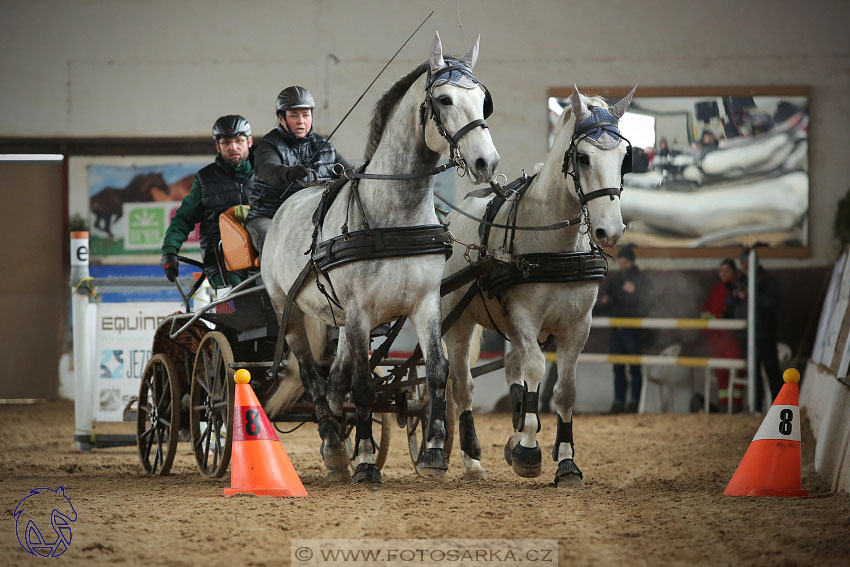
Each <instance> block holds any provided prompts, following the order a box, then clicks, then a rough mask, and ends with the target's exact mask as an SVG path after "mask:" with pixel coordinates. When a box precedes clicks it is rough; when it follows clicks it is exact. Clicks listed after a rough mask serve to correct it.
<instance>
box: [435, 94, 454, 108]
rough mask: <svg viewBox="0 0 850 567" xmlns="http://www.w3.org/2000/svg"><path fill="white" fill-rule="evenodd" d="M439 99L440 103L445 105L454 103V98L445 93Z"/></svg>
mask: <svg viewBox="0 0 850 567" xmlns="http://www.w3.org/2000/svg"><path fill="white" fill-rule="evenodd" d="M437 100H439V101H440V104H442V105H443V106H451V105H452V98H451V97H449V96H445V95H443V96H441V97H440V98H438V99H437Z"/></svg>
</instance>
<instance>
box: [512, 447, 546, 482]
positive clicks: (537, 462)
mask: <svg viewBox="0 0 850 567" xmlns="http://www.w3.org/2000/svg"><path fill="white" fill-rule="evenodd" d="M513 441H514V437H511V438H510V439H508V442H507V443H506V444H505V461H507V462H508V464H509V465H511V467H512V468H513V469H514V472H515V473H516V474H517V475H519V476H521V477H523V478H535V477H538V476H540V473H541V472H542V471H543V454H542V453H541V452H540V445H539V444H538V445H537V446H535V447H534V448H531V449H530V448H528V447H523V446H522V445H520V444H519V442H518V441H517V442H516V443H513Z"/></svg>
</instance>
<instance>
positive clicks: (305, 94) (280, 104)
mask: <svg viewBox="0 0 850 567" xmlns="http://www.w3.org/2000/svg"><path fill="white" fill-rule="evenodd" d="M296 108H316V103H315V101H314V100H313V95H312V94H310V91H308V90H307V89H305V88H304V87H299V86H293V87H286V88H285V89H283V90H282V91H280V94H279V95H277V113H278V114H285V113H286V111H287V110H295V109H296Z"/></svg>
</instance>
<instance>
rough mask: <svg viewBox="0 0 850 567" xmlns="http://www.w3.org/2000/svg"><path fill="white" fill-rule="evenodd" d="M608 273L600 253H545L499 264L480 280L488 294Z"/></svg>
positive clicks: (598, 277)
mask: <svg viewBox="0 0 850 567" xmlns="http://www.w3.org/2000/svg"><path fill="white" fill-rule="evenodd" d="M607 274H608V262H607V261H606V260H605V257H604V256H603V255H602V253H601V252H599V251H597V250H592V251H590V252H548V253H547V252H543V253H530V254H522V255H519V256H517V261H516V263H510V264H506V263H499V264H498V265H497V266H496V267H495V268H494V269H492V270H491V271H490V272H489V273H487V274H486V275H485V276H484V277H482V278H481V279H480V280H479V282H480V284H481V287H482V288H484V290H485V291H487V295H488V297H493V296H496V295H499V294H500V293H501V292H503V291H505V290H506V289H508V288H510V287H513V286H515V285H518V284H524V283H570V282H579V281H600V280H604V279H605V276H606V275H607Z"/></svg>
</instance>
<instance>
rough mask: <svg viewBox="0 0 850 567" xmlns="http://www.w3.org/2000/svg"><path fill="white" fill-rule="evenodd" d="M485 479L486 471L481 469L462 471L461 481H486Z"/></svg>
mask: <svg viewBox="0 0 850 567" xmlns="http://www.w3.org/2000/svg"><path fill="white" fill-rule="evenodd" d="M486 479H487V471H485V470H484V469H483V468H481V467H479V468H477V469H467V470H465V471H463V480H469V481H474V480H486Z"/></svg>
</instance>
